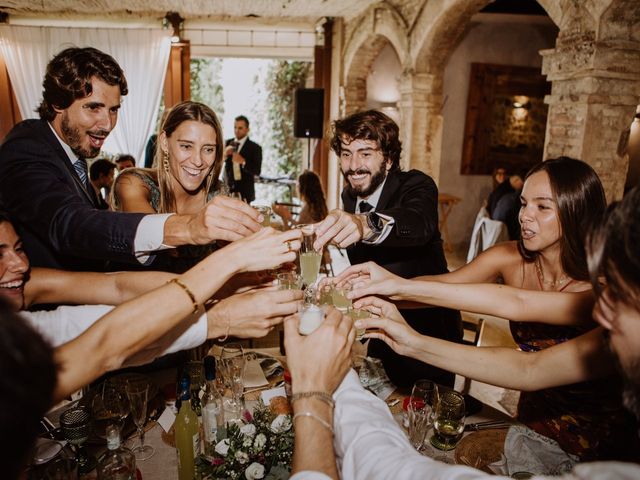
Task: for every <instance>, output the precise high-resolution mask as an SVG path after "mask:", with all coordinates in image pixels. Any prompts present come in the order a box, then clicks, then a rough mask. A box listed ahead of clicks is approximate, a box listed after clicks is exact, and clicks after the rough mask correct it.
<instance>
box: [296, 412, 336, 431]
mask: <svg viewBox="0 0 640 480" xmlns="http://www.w3.org/2000/svg"><path fill="white" fill-rule="evenodd" d="M300 417H309V418H313V419H314V420H315V421H316V422H318V423H320V425H322V426H323V427H324V428H326V429H327V430H329V431H330V432H331V435H333V427H332V426H331V425H330V424H329V423H328V422H327V421H325V420H323V419H322V418H320V417H319V416H318V415H316V414H315V413H312V412H300V413H296V414H295V415H294V416H293V421H294V422H295V420H296V418H300Z"/></svg>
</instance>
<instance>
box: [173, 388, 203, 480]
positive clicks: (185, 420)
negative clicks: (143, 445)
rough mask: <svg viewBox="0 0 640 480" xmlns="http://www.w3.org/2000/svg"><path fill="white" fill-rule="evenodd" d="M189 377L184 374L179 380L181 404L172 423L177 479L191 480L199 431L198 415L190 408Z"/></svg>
mask: <svg viewBox="0 0 640 480" xmlns="http://www.w3.org/2000/svg"><path fill="white" fill-rule="evenodd" d="M189 383H190V381H189V377H188V376H184V377H182V380H181V382H180V391H181V392H182V397H181V400H182V404H181V405H180V410H179V411H178V416H177V417H176V421H175V424H174V430H175V435H176V449H177V450H178V479H179V480H193V479H194V476H195V466H194V461H195V459H196V457H197V456H198V455H200V431H199V428H198V415H196V412H194V411H193V409H192V408H191V391H190V389H189Z"/></svg>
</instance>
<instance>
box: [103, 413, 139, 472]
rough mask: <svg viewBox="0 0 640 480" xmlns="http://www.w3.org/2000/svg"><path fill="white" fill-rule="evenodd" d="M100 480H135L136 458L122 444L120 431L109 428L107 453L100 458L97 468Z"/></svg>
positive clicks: (111, 426) (115, 428) (116, 428)
mask: <svg viewBox="0 0 640 480" xmlns="http://www.w3.org/2000/svg"><path fill="white" fill-rule="evenodd" d="M96 470H97V473H98V480H135V479H136V457H135V455H134V454H133V452H132V451H131V450H129V449H128V448H126V447H123V446H122V445H121V443H120V430H119V429H118V427H117V426H115V425H108V426H107V451H106V452H105V453H104V454H103V455H102V457H100V461H99V463H98V467H97V469H96Z"/></svg>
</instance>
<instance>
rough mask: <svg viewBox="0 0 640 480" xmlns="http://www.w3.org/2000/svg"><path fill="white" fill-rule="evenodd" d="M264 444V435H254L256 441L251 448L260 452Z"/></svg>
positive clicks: (265, 441)
mask: <svg viewBox="0 0 640 480" xmlns="http://www.w3.org/2000/svg"><path fill="white" fill-rule="evenodd" d="M266 443H267V437H265V435H264V433H259V434H258V435H256V439H255V440H254V442H253V448H255V449H256V450H258V451H259V452H261V451H262V449H263V448H264V446H265V444H266Z"/></svg>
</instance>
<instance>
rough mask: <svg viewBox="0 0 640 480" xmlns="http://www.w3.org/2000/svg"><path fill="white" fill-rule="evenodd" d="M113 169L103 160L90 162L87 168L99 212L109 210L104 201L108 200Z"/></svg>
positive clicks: (112, 165)
mask: <svg viewBox="0 0 640 480" xmlns="http://www.w3.org/2000/svg"><path fill="white" fill-rule="evenodd" d="M115 169H116V166H115V165H114V164H113V163H112V162H110V161H109V160H105V159H104V158H99V159H98V160H96V161H94V162H92V163H91V166H90V167H89V179H90V180H91V186H92V187H93V189H94V190H95V192H96V197H97V198H98V208H99V209H101V210H107V209H108V208H109V204H108V203H107V201H106V199H107V198H109V193H110V192H111V185H113V175H114V171H115Z"/></svg>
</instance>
